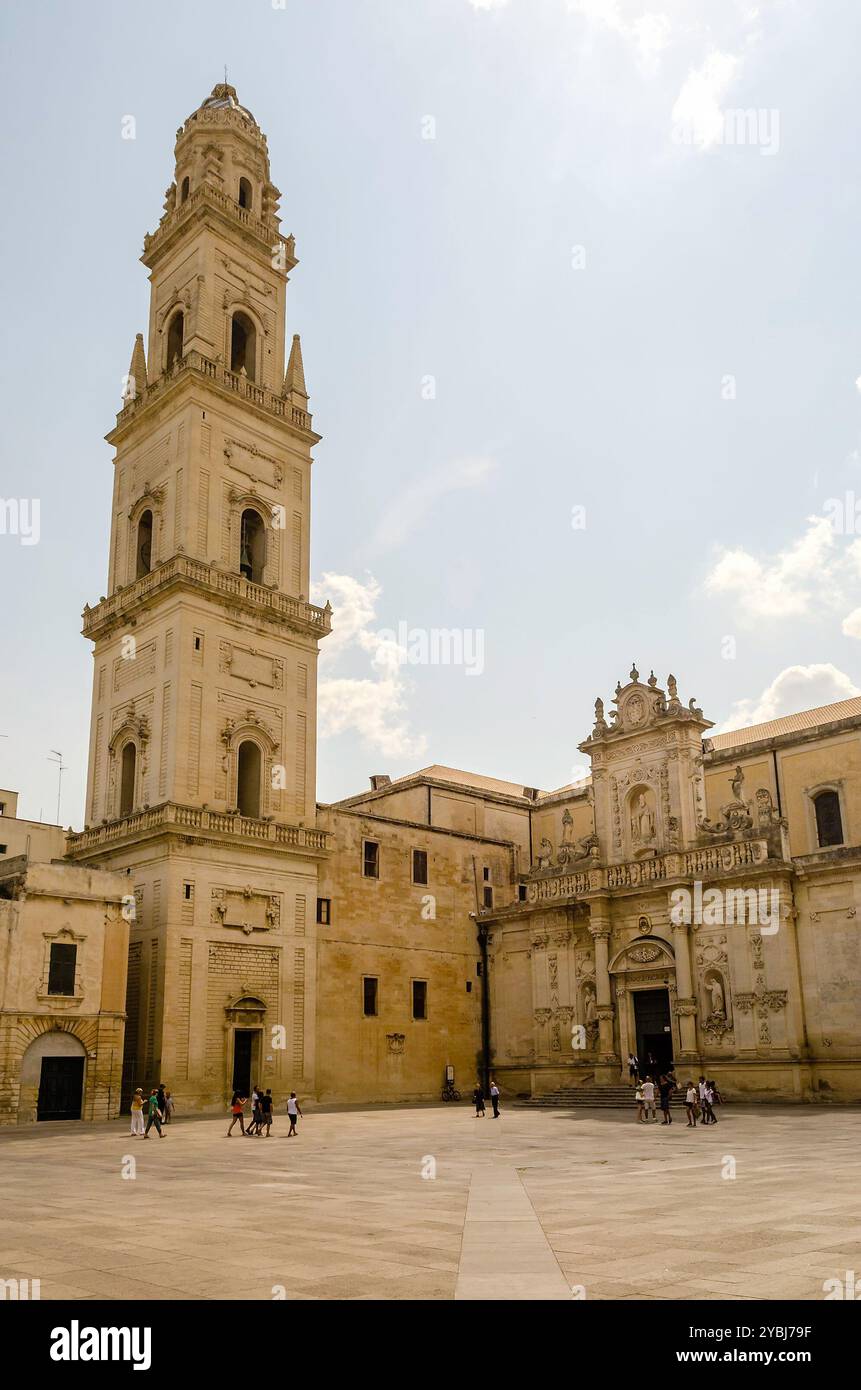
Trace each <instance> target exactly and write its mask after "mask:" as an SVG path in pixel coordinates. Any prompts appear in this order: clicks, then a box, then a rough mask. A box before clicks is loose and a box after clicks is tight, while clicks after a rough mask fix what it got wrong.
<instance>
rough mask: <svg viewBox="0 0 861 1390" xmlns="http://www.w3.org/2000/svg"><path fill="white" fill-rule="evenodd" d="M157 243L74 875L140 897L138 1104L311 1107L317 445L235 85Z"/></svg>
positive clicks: (123, 435)
mask: <svg viewBox="0 0 861 1390" xmlns="http://www.w3.org/2000/svg"><path fill="white" fill-rule="evenodd" d="M175 161H176V162H175V178H174V181H173V182H172V183H171V185H170V187H169V188H168V190H167V194H166V198H165V204H164V214H163V216H162V218H161V221H160V223H159V225H158V227H157V229H156V231H155V232H153V233H152V234H151V235H149V236H147V237H146V238H145V240H144V254H143V256H142V258H141V259H142V260H143V263H144V264H145V265H146V266H147V268H148V270H149V272H150V285H151V291H150V311H149V331H148V337H147V345H146V349H145V348H144V342H143V337H142V335H140V334H139V335H138V337H137V339H136V341H135V344H134V349H133V353H132V359H131V364H130V367H129V372H128V375H127V376H126V378H125V379H124V391H123V407H122V409H121V410H120V413H119V415H118V416H117V421H116V425H115V427H114V428H113V429H112V431H111V432H110V434H109V435H108V436H107V439H108V442H109V443H110V444H111V445H113V447H114V449H115V458H114V488H113V508H112V516H111V540H110V558H109V567H108V584H107V593H106V595H105V596H104V597H103V598H102V599H101V600H100V601H99V603H98V604H97V605H96V606H95V607H92V608H91V607H89V606H88V607H87V608H86V609H85V611H84V635H85V636H86V637H88V638H90V639H91V640H92V641H93V643H94V662H95V670H94V684H93V700H92V719H91V731H90V760H89V777H88V785H87V806H86V821H87V825H86V828H85V830H84V831H83V832H82V833H81V834H80V835H77V836H75V837H73V839H72V842H71V854H72V856H73V857H74V858H76V859H78V860H84V861H88V862H93V863H99V864H103V865H105V866H107V867H120V868H124V869H125V870H126V871H127V874H128V876H129V882H130V890H129V898H130V900H133V901H130V905H129V913H130V915H131V916H132V917H133V920H132V922H131V950H130V961H129V997H128V1005H127V1007H128V1023H127V1028H126V1039H127V1046H126V1058H125V1069H124V1087H125V1090H126V1091H127V1092H128V1091H129V1090H130V1089H133V1088H134V1087H135V1086H137V1085H141V1086H144V1085H148V1084H151V1083H152V1082H153V1081H156V1082H157V1081H159V1080H162V1079H163V1080H164V1081H165V1083H166V1084H167V1085H168V1087H169V1088H170V1089H171V1090H172V1091H173V1092H174V1094H175V1095H176V1096H177V1097H178V1099H179V1100H180V1102H181V1103H184V1104H185V1105H186V1106H187V1107H188V1108H190V1109H191V1108H210V1107H213V1108H215V1107H220V1106H221V1105H222V1104H223V1102H224V1098H225V1094H226V1093H228V1092H229V1091H230V1090H231V1089H232V1088H233V1087H234V1086H238V1087H239V1088H240V1089H244V1088H245V1087H247V1086H248V1085H250V1084H253V1083H254V1082H261V1083H265V1084H269V1085H271V1086H272V1087H273V1089H278V1090H281V1089H283V1088H284V1087H285V1086H286V1087H295V1088H296V1089H299V1088H300V1087H301V1088H303V1089H304V1090H305V1092H306V1094H307V1093H308V1092H309V1091H311V1092H312V1091H313V1080H314V1056H313V1048H314V1043H313V1038H314V1029H313V1025H314V986H315V981H314V968H315V967H314V942H313V934H314V931H315V919H316V884H317V867H318V864H319V862H320V861H321V859H323V858H324V857H325V854H326V845H325V841H326V835H325V832H323V831H321V830H318V829H317V827H316V823H315V818H316V809H315V808H316V801H315V774H316V765H315V764H316V689H317V654H318V643H319V640H320V639H321V638H322V637H325V636H326V634H327V633H328V632H329V630H330V613H331V610H330V608H329V605H328V604H327V605H326V607H325V608H319V607H315V606H314V605H313V604H311V603H309V602H308V588H309V530H310V526H309V523H310V500H311V465H312V458H311V450H312V448H313V446H314V445H315V444H316V443H317V442H318V441H319V438H320V436H319V435H318V434H316V433H315V432H314V430H313V428H312V421H311V415H310V413H309V409H308V394H307V389H306V386H305V377H304V367H303V361H302V351H301V345H300V342H299V338H298V336H296V335H294V336H293V339H292V346H291V349H290V354H289V360H288V362H287V366H286V371H285V362H284V357H285V353H284V343H285V330H286V288H287V280H288V277H289V275H290V273H291V271H292V270H293V269H294V267H295V266H296V265H297V260H296V256H295V245H294V241H293V238H292V237H291V236H287V237H285V236H283V235H282V234H281V231H280V222H279V217H278V202H279V197H280V194H279V192H278V189H277V188H276V187H275V185H274V184H273V183H272V181H271V179H270V171H269V154H268V149H267V142H266V137H265V135H264V134H263V133H262V131H261V130H260V127H259V126H258V124H257V122H256V120H255V119H254V117H253V116H252V114H251V112H250V111H248V110H247V109H246V108H245V107H244V106H242V105H240V103H239V101H238V98H237V95H236V92H235V90H234V88H233V87H230V86H228V85H227V84H219V85H218V86H216V87H215V88H214V89H213V92H212V94H211V96H209V97H207V98H206V100H205V101H204V102H203V103H202V105H201V106H200V107H198V109H197V110H196V111H194V112H192V114H191V115H190V116H189V118H188V119H187V120H186V122H185V123H184V125H183V126H182V127H181V128H180V130H179V131H178V132H177V139H176V147H175Z"/></svg>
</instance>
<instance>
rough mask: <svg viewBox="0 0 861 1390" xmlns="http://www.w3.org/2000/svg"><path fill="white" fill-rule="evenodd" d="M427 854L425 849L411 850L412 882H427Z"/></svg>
mask: <svg viewBox="0 0 861 1390" xmlns="http://www.w3.org/2000/svg"><path fill="white" fill-rule="evenodd" d="M427 881H428V855H427V850H425V849H414V850H413V883H427Z"/></svg>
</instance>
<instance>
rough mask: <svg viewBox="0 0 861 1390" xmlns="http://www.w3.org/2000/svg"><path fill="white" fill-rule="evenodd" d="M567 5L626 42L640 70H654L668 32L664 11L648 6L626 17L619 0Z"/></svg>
mask: <svg viewBox="0 0 861 1390" xmlns="http://www.w3.org/2000/svg"><path fill="white" fill-rule="evenodd" d="M568 8H569V10H573V12H574V13H575V14H578V15H580V16H581V17H582V18H583V19H585V20H586V21H587V23H589V24H591V25H599V26H601V27H603V28H605V29H609V30H610V31H611V32H612V33H614V34H617V35H618V36H619V38H621V39H624V40H625V42H626V43H629V44H630V45H631V47H632V48H633V50H634V54H635V57H636V59H637V62H638V63H639V65H640V67H641V68H642V69H643V71H645V72H647V73H654V72H655V71H656V70H657V67H658V63H659V61H660V57H661V54H662V53H663V52H664V49H665V48H667V46H668V45H669V42H670V36H671V25H670V21H669V19H668V18H667V16H666V15H665V14H656V13H654V12H652V11H650V10H647V11H646V12H645V13H643V14H641V15H639V16H638V17H637V18H636V19H626V18H625V16H624V15H623V14H621V13H620V6H619V0H568Z"/></svg>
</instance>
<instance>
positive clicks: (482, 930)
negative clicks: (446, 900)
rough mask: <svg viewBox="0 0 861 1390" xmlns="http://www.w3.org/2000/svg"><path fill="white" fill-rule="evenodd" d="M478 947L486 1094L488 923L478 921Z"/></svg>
mask: <svg viewBox="0 0 861 1390" xmlns="http://www.w3.org/2000/svg"><path fill="white" fill-rule="evenodd" d="M478 949H479V950H480V952H481V1073H482V1075H481V1080H482V1086H483V1087H484V1094H485V1095H489V1094H490V981H489V979H488V975H487V923H486V922H479V923H478Z"/></svg>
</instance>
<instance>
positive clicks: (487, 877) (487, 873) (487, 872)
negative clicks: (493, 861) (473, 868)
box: [482, 865, 490, 883]
mask: <svg viewBox="0 0 861 1390" xmlns="http://www.w3.org/2000/svg"><path fill="white" fill-rule="evenodd" d="M482 872H483V874H484V881H485V883H489V882H490V869H488V867H487V865H485V867H484V869H483V870H482Z"/></svg>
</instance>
